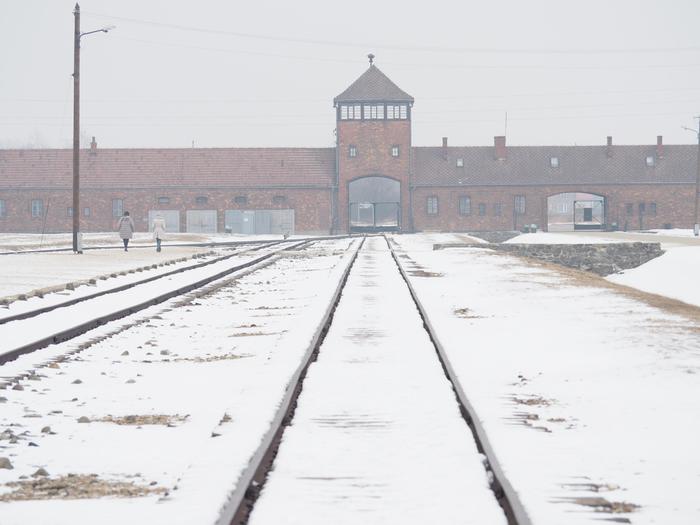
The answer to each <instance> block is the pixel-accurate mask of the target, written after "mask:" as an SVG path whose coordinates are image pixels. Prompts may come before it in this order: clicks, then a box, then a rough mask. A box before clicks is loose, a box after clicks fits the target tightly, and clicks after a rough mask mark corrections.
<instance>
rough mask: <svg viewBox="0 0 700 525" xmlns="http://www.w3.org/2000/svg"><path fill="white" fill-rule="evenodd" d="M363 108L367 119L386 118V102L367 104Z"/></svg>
mask: <svg viewBox="0 0 700 525" xmlns="http://www.w3.org/2000/svg"><path fill="white" fill-rule="evenodd" d="M362 109H363V118H364V119H365V120H384V104H365V105H364V106H363V108H362Z"/></svg>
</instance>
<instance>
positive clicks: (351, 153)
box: [348, 145, 357, 158]
mask: <svg viewBox="0 0 700 525" xmlns="http://www.w3.org/2000/svg"><path fill="white" fill-rule="evenodd" d="M348 157H351V158H355V157H357V146H352V145H351V146H350V147H348Z"/></svg>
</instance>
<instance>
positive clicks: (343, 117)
mask: <svg viewBox="0 0 700 525" xmlns="http://www.w3.org/2000/svg"><path fill="white" fill-rule="evenodd" d="M347 119H348V107H347V106H346V105H342V106H340V120H347Z"/></svg>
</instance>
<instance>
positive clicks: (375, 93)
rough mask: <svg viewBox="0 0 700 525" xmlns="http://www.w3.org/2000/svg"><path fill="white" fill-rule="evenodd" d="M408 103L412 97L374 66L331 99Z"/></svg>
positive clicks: (339, 100)
mask: <svg viewBox="0 0 700 525" xmlns="http://www.w3.org/2000/svg"><path fill="white" fill-rule="evenodd" d="M383 101H386V102H410V103H413V97H412V96H411V95H409V94H408V93H406V92H405V91H404V90H402V89H401V88H399V86H397V85H396V84H394V83H393V82H392V81H391V80H390V79H389V77H387V76H386V75H385V74H384V73H382V72H381V71H380V70H379V68H378V67H377V66H375V65H374V64H372V65H370V66H369V69H367V71H365V72H364V73H362V75H360V78H358V79H357V80H355V82H353V83H352V84H350V87H348V88H347V89H346V90H345V91H343V92H342V93H341V94H340V95H338V96H337V97H335V98H334V99H333V104H334V105H336V104H338V103H339V102H383Z"/></svg>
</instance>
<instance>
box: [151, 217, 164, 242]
mask: <svg viewBox="0 0 700 525" xmlns="http://www.w3.org/2000/svg"><path fill="white" fill-rule="evenodd" d="M164 234H165V219H164V218H163V216H162V215H161V214H160V213H159V214H158V215H156V218H155V219H153V238H154V239H155V240H156V251H157V252H159V251H160V243H161V241H162V240H163V235H164Z"/></svg>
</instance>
